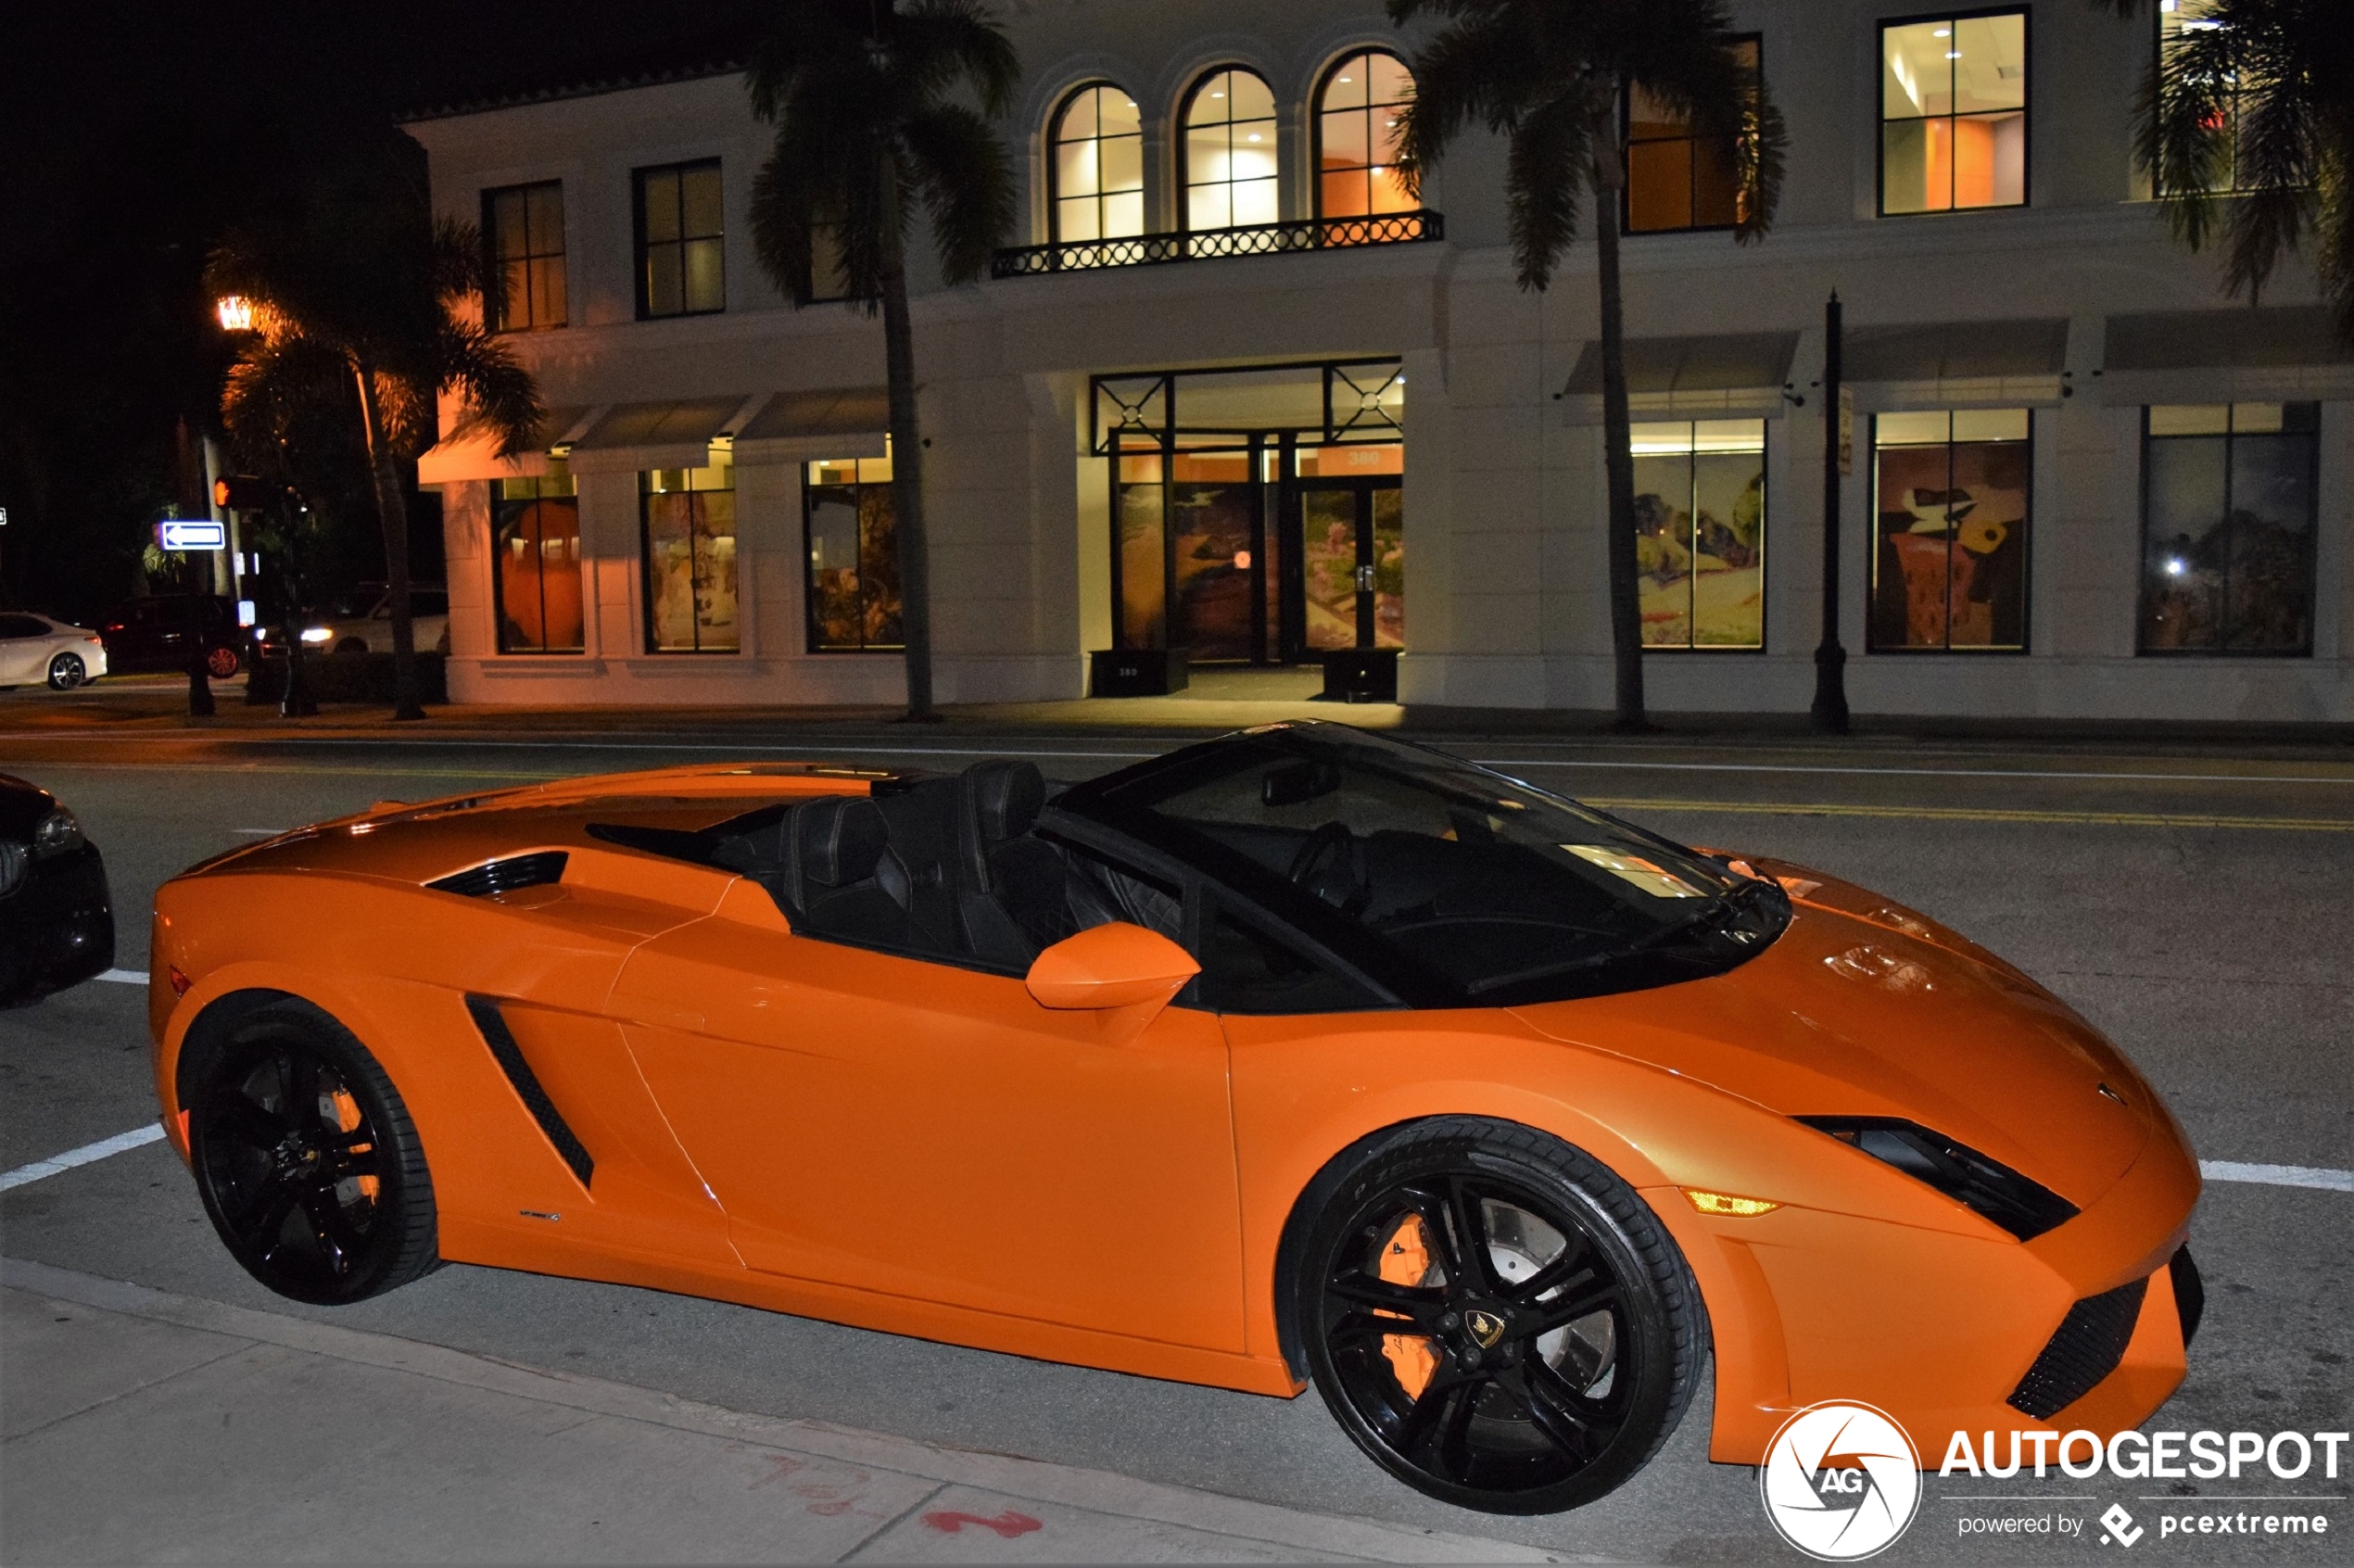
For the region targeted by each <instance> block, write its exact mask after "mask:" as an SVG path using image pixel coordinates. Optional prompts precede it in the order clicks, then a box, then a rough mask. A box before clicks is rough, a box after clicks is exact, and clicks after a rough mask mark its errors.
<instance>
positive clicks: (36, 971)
mask: <svg viewBox="0 0 2354 1568" xmlns="http://www.w3.org/2000/svg"><path fill="white" fill-rule="evenodd" d="M111 967H114V903H113V900H112V899H111V898H110V897H109V896H108V892H107V863H106V860H105V858H104V857H103V856H102V855H100V854H99V853H98V846H97V845H95V844H90V843H85V844H83V845H82V846H81V847H80V848H79V849H76V850H72V851H70V852H69V853H67V854H61V855H57V856H55V857H53V858H51V859H47V860H36V861H33V862H32V864H31V866H28V867H27V869H26V873H25V878H24V880H23V881H22V882H20V883H19V884H18V886H17V888H16V891H13V892H11V893H9V894H8V895H7V896H6V897H5V898H0V1003H10V1002H28V1001H31V1000H32V999H33V998H34V997H37V996H43V995H46V994H47V993H50V992H53V991H61V990H63V989H64V988H65V987H67V986H70V985H75V984H79V983H80V982H81V981H82V980H88V979H89V978H90V977H91V976H93V975H96V974H103V973H104V972H105V971H106V970H108V969H109V968H111Z"/></svg>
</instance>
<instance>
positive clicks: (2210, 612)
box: [2140, 403, 2321, 653]
mask: <svg viewBox="0 0 2354 1568" xmlns="http://www.w3.org/2000/svg"><path fill="white" fill-rule="evenodd" d="M2318 413H2319V409H2318V405H2316V404H2312V403H2288V404H2281V403H2230V404H2216V405H2213V406H2209V407H2187V408H2185V407H2171V408H2170V407H2157V408H2152V409H2150V410H2148V411H2147V412H2146V415H2145V424H2144V430H2145V438H2144V441H2143V448H2142V450H2143V457H2142V474H2143V483H2142V625H2141V639H2140V642H2141V651H2143V652H2145V653H2310V652H2311V651H2312V649H2313V534H2314V521H2315V516H2316V512H2315V508H2316V507H2317V505H2318V504H2319V499H2320V497H2319V494H2318V487H2317V486H2316V484H2315V482H2314V473H2315V466H2316V462H2317V460H2318V457H2319V454H2320V436H2321V430H2320V424H2321V422H2320V419H2319V418H2318Z"/></svg>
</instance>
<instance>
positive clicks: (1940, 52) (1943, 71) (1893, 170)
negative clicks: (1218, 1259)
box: [1879, 11, 2027, 213]
mask: <svg viewBox="0 0 2354 1568" xmlns="http://www.w3.org/2000/svg"><path fill="white" fill-rule="evenodd" d="M2026 200H2027V13H2026V12H2024V11H2005V12H2002V13H2000V14H1998V15H1994V16H1975V17H1970V16H1964V17H1949V18H1944V19H1936V20H1928V21H1912V22H1901V23H1897V24H1894V25H1891V26H1887V27H1883V28H1881V29H1880V204H1879V209H1880V210H1881V211H1882V212H1885V213H1902V212H1948V211H1952V210H1955V209H1960V208H1969V207H2018V206H2019V205H2021V204H2023V203H2024V202H2025V201H2026Z"/></svg>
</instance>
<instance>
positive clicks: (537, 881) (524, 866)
mask: <svg viewBox="0 0 2354 1568" xmlns="http://www.w3.org/2000/svg"><path fill="white" fill-rule="evenodd" d="M566 858H567V857H566V856H565V854H564V852H563V851H562V850H542V851H540V852H539V853H538V854H518V855H514V856H513V857H511V858H509V859H506V860H493V861H490V862H488V863H487V864H486V865H482V866H475V867H474V868H473V869H472V870H470V871H460V872H456V873H454V874H453V875H450V876H448V877H444V878H442V879H440V880H439V881H437V882H427V883H426V884H425V886H427V887H429V888H432V889H435V890H436V891H440V892H450V893H456V894H458V895H459V896H460V897H462V898H488V897H489V896H490V895H491V894H493V893H502V892H513V891H515V890H516V889H517V888H537V887H542V886H544V885H546V884H547V883H550V882H554V881H561V880H562V879H563V874H564V861H565V859H566Z"/></svg>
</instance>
